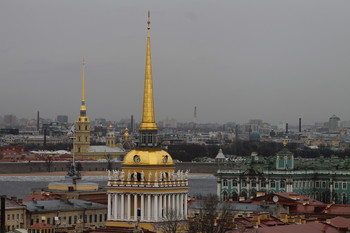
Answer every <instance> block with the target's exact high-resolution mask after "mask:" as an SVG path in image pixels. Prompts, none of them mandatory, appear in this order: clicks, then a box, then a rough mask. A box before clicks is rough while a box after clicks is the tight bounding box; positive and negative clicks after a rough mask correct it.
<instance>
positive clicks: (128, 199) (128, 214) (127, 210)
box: [126, 193, 131, 220]
mask: <svg viewBox="0 0 350 233" xmlns="http://www.w3.org/2000/svg"><path fill="white" fill-rule="evenodd" d="M126 195H127V208H126V213H127V220H130V217H131V197H130V195H131V194H129V193H128V194H126Z"/></svg>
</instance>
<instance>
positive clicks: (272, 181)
mask: <svg viewBox="0 0 350 233" xmlns="http://www.w3.org/2000/svg"><path fill="white" fill-rule="evenodd" d="M270 186H271V188H276V182H275V181H274V180H271V185H270Z"/></svg>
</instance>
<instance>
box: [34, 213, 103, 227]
mask: <svg viewBox="0 0 350 233" xmlns="http://www.w3.org/2000/svg"><path fill="white" fill-rule="evenodd" d="M79 217H80V218H79V219H80V220H81V221H83V222H84V223H98V222H100V223H101V222H105V221H107V214H94V215H92V214H90V215H84V216H83V215H80V216H79ZM58 219H59V223H58V222H56V221H55V218H47V219H46V223H47V224H50V225H56V224H60V225H67V224H68V225H71V224H77V223H78V216H77V215H75V216H68V219H67V217H66V216H64V217H62V218H61V217H58ZM35 223H39V218H37V219H36V220H35ZM33 224H34V219H31V220H30V225H33Z"/></svg>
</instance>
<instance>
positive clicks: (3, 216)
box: [0, 196, 6, 233]
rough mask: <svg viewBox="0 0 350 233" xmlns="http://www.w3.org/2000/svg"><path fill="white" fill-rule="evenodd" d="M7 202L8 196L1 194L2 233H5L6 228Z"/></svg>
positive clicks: (0, 229) (0, 230)
mask: <svg viewBox="0 0 350 233" xmlns="http://www.w3.org/2000/svg"><path fill="white" fill-rule="evenodd" d="M5 202H6V196H1V210H0V213H1V227H0V233H5V232H6V228H5V224H6V222H5Z"/></svg>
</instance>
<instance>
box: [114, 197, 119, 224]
mask: <svg viewBox="0 0 350 233" xmlns="http://www.w3.org/2000/svg"><path fill="white" fill-rule="evenodd" d="M118 206H119V205H118V193H116V194H114V204H113V219H114V220H117V218H118V216H117V215H118V212H117V211H118Z"/></svg>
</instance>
